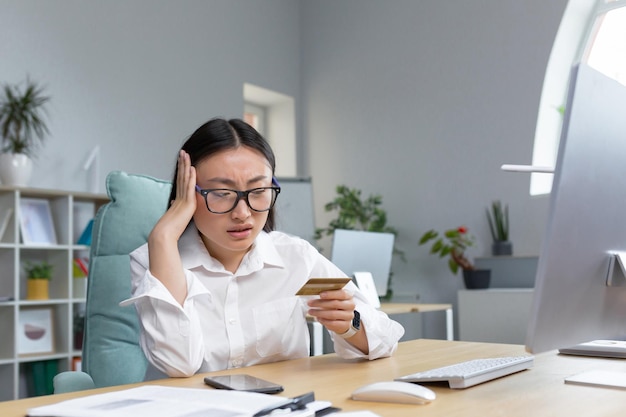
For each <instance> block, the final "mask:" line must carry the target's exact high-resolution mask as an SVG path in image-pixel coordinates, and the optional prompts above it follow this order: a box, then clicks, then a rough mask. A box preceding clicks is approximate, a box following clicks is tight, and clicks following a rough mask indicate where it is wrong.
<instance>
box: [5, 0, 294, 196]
mask: <svg viewBox="0 0 626 417" xmlns="http://www.w3.org/2000/svg"><path fill="white" fill-rule="evenodd" d="M298 7H299V5H298V2H294V1H291V0H264V1H263V2H256V1H247V0H246V1H244V0H210V1H200V0H194V1H192V0H180V1H169V0H106V1H82V0H49V1H44V0H0V62H1V65H0V82H10V83H15V82H19V81H21V80H23V79H25V77H26V75H27V74H29V75H30V76H31V77H32V78H33V79H34V80H36V81H38V82H41V83H42V84H44V85H45V86H46V87H47V92H48V93H49V94H50V96H51V97H52V99H51V101H50V106H49V116H50V117H49V120H50V123H49V127H50V130H51V136H50V137H49V138H48V139H47V140H46V142H45V146H44V147H43V149H42V152H41V155H40V156H39V158H38V159H37V161H36V167H35V170H34V175H33V180H32V182H31V185H32V186H35V187H42V188H61V189H69V190H87V189H88V181H87V178H86V176H85V175H84V174H85V173H84V172H83V171H82V165H83V163H84V161H85V159H86V157H87V155H88V154H89V152H90V151H91V150H92V149H93V147H94V146H95V145H100V148H101V178H102V180H104V177H105V175H106V173H108V172H109V171H111V170H116V169H121V170H125V171H129V172H138V173H145V174H149V175H154V176H157V177H160V178H165V179H169V178H170V177H171V174H172V172H173V164H174V162H175V160H176V159H175V158H176V152H177V150H178V149H179V148H180V145H181V144H182V142H183V141H184V140H185V139H186V138H187V137H188V136H189V135H190V134H191V133H192V132H193V130H195V129H196V128H197V127H198V126H199V125H200V124H202V123H203V122H205V121H207V120H208V119H210V118H212V117H215V116H224V117H241V116H242V114H243V83H244V82H251V83H253V84H256V85H261V86H264V87H266V88H270V89H272V90H275V91H278V92H281V93H284V94H287V95H290V96H293V97H295V98H296V99H299V65H298V62H299V49H298V47H299V45H298V42H299V36H298ZM100 191H101V192H104V184H102V187H101V189H100Z"/></svg>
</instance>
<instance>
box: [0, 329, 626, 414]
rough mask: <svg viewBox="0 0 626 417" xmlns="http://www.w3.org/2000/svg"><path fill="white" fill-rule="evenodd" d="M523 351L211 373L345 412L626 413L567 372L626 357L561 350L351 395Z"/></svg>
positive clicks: (28, 403) (415, 353) (486, 346)
mask: <svg viewBox="0 0 626 417" xmlns="http://www.w3.org/2000/svg"><path fill="white" fill-rule="evenodd" d="M520 354H524V348H523V346H520V345H505V344H495V343H478V342H455V341H446V340H426V339H419V340H412V341H408V342H403V343H401V344H400V346H399V348H398V351H397V352H396V354H395V355H394V356H393V357H391V358H385V359H379V360H375V361H361V360H344V359H340V358H338V357H337V356H336V355H335V354H330V355H323V356H315V357H309V358H304V359H297V360H292V361H285V362H277V363H273V364H266V365H258V366H253V367H248V368H242V369H232V370H229V371H220V372H214V373H212V374H228V373H242V372H245V373H250V374H253V375H255V376H258V377H260V378H264V379H268V380H270V381H275V382H279V383H281V384H283V385H284V386H285V391H284V392H283V393H282V394H281V395H285V396H294V395H299V394H302V393H305V392H307V391H311V390H313V391H315V395H316V398H317V399H320V400H328V401H332V402H333V404H334V405H336V406H339V407H341V408H342V409H343V410H344V411H355V410H364V409H368V410H371V411H373V412H375V413H377V414H379V415H380V416H383V417H406V416H410V415H418V414H419V415H420V416H425V417H428V416H446V417H447V416H506V417H516V416H523V417H528V416H533V417H536V416H539V417H543V416H550V417H552V416H575V415H576V416H577V415H583V416H616V415H621V414H623V412H624V392H623V391H621V390H613V389H607V388H594V387H584V386H578V385H569V384H564V383H563V379H564V378H565V377H566V376H569V375H572V374H576V373H579V372H583V371H587V370H592V369H607V370H618V371H623V372H626V361H624V360H620V359H601V358H585V357H576V356H564V355H558V354H557V353H556V352H548V353H544V354H539V355H537V356H536V358H535V365H534V367H533V368H531V369H530V370H527V371H523V372H520V373H517V374H513V375H509V376H507V377H504V378H501V379H497V380H494V381H490V382H486V383H484V384H481V385H476V386H474V387H471V388H467V389H465V390H452V389H450V388H447V387H443V386H432V385H430V387H431V388H432V389H433V390H434V391H435V392H436V393H437V399H436V400H435V401H433V402H432V403H430V404H428V405H408V404H387V403H375V402H363V401H352V400H350V399H349V396H350V393H351V392H352V391H353V390H354V389H356V388H357V387H359V386H361V385H363V384H366V383H370V382H375V381H384V380H391V379H393V378H394V377H397V376H401V375H405V374H408V373H412V372H417V371H420V370H425V369H428V368H432V367H436V366H443V365H449V364H452V363H456V362H460V361H464V360H469V359H475V358H481V357H491V356H511V355H520ZM205 375H207V374H198V375H195V376H193V377H191V378H180V379H174V378H172V379H165V380H159V381H154V382H152V383H153V384H158V385H168V386H179V387H192V388H204V389H211V388H208V387H206V386H205V385H204V383H203V377H204V376H205ZM137 385H141V384H133V385H124V386H119V387H109V388H100V389H96V390H90V391H82V392H76V393H69V394H58V395H50V396H44V397H35V398H28V399H24V400H17V401H7V402H3V403H0V415H1V416H3V417H22V416H24V415H25V413H26V410H27V409H28V408H30V407H34V406H38V405H44V404H50V403H53V402H56V401H61V400H66V399H70V398H75V397H80V396H84V395H88V394H95V393H102V392H107V391H113V390H119V389H125V388H131V387H134V386H137Z"/></svg>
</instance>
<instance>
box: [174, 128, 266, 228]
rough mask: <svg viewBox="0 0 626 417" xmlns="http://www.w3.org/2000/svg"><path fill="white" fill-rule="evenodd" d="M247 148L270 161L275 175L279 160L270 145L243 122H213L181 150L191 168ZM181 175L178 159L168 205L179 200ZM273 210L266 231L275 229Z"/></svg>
mask: <svg viewBox="0 0 626 417" xmlns="http://www.w3.org/2000/svg"><path fill="white" fill-rule="evenodd" d="M240 146H245V147H248V148H250V149H254V150H256V151H258V152H259V153H260V154H261V155H263V156H264V157H265V159H267V161H268V162H269V164H270V167H271V168H272V175H274V170H275V169H276V158H275V157H274V152H273V151H272V148H271V147H270V145H269V143H267V141H266V140H265V139H264V138H263V136H261V134H260V133H259V132H257V131H256V129H254V128H253V127H252V126H250V125H249V124H247V123H246V122H244V121H243V120H240V119H230V120H225V119H220V118H216V119H211V120H209V121H208V122H206V123H205V124H203V125H202V126H200V127H199V128H198V129H196V131H195V132H193V134H192V135H191V136H190V137H189V139H187V141H185V143H184V144H183V147H182V150H184V151H185V152H187V153H188V154H189V157H190V159H191V165H193V166H196V165H197V164H198V163H199V162H201V161H202V160H204V159H206V158H208V157H209V156H211V155H213V154H215V153H217V152H220V151H223V150H227V149H236V148H239V147H240ZM177 176H178V158H177V159H176V166H175V167H174V176H173V179H172V192H171V193H170V199H169V204H172V201H173V200H174V199H175V198H176V178H177ZM274 227H275V221H274V207H272V209H271V210H270V211H269V213H268V216H267V221H266V222H265V226H263V230H264V231H266V232H271V231H272V230H274Z"/></svg>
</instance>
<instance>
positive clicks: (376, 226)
mask: <svg viewBox="0 0 626 417" xmlns="http://www.w3.org/2000/svg"><path fill="white" fill-rule="evenodd" d="M336 192H337V196H336V197H335V198H334V199H333V200H332V201H331V202H329V203H327V204H326V205H325V206H324V209H325V210H326V211H327V212H330V211H337V217H336V218H335V219H333V220H331V221H330V222H329V223H328V226H327V227H323V228H317V229H315V239H316V240H319V239H321V238H322V237H324V236H331V235H332V234H333V233H334V232H335V230H336V229H347V230H362V231H366V232H379V233H393V234H394V235H396V236H397V235H398V231H397V230H396V229H395V228H393V227H391V226H389V225H388V224H387V212H386V211H385V210H384V209H383V208H382V204H383V198H382V197H381V196H380V195H370V196H369V197H367V198H363V197H361V190H359V189H357V188H350V187H348V186H345V185H338V186H337V188H336ZM393 254H394V255H397V256H399V257H400V259H402V260H403V261H405V256H404V252H403V251H402V250H400V249H398V248H397V247H395V245H394V248H393ZM392 277H393V272H391V273H390V274H389V282H388V288H387V294H386V295H385V296H384V299H387V300H389V299H391V297H392V295H393V290H392V288H391V281H392Z"/></svg>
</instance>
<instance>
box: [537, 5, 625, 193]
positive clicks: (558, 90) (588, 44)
mask: <svg viewBox="0 0 626 417" xmlns="http://www.w3.org/2000/svg"><path fill="white" fill-rule="evenodd" d="M576 62H584V63H587V64H588V65H589V66H591V67H593V68H595V69H596V70H598V71H600V72H602V73H603V74H605V75H607V76H609V77H612V78H614V79H616V80H617V81H619V82H621V83H622V84H625V85H626V0H570V1H569V2H568V4H567V7H566V9H565V13H564V14H563V19H562V20H561V25H560V27H559V30H558V33H557V35H556V39H555V41H554V46H553V48H552V53H551V55H550V60H549V62H548V66H547V68H546V75H545V78H544V84H543V91H542V94H541V101H540V103H539V113H538V115H537V128H536V131H535V144H534V148H533V161H532V164H533V165H537V166H554V164H555V162H556V156H557V150H558V146H559V139H560V133H561V125H562V122H563V120H562V110H563V104H564V101H565V99H566V96H567V86H568V78H569V77H568V76H569V73H570V68H571V66H572V64H574V63H576ZM552 177H553V175H552V174H538V173H533V174H532V175H531V180H530V194H531V195H539V194H547V193H549V192H550V191H551V188H552Z"/></svg>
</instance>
